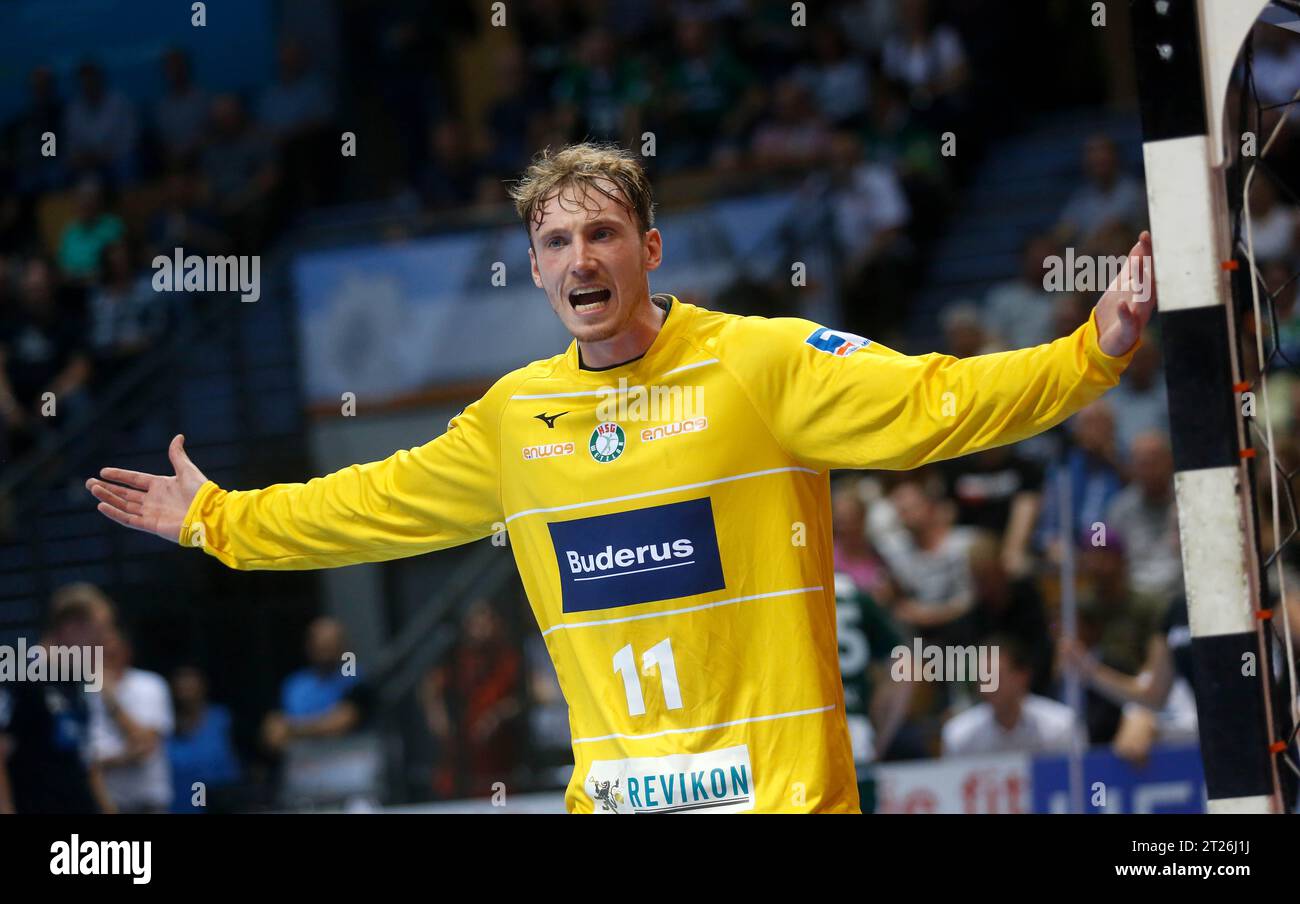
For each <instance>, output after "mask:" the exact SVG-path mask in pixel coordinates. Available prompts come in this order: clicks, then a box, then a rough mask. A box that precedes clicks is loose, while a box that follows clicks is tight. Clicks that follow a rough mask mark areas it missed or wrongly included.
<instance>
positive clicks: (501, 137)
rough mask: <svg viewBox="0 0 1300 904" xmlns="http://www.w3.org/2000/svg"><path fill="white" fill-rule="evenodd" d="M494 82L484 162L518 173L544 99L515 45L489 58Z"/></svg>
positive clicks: (531, 142) (530, 145)
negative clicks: (487, 150) (486, 155)
mask: <svg viewBox="0 0 1300 904" xmlns="http://www.w3.org/2000/svg"><path fill="white" fill-rule="evenodd" d="M492 65H493V66H494V67H495V69H494V72H495V78H494V83H495V85H496V87H497V90H498V92H499V93H498V94H497V96H496V99H495V100H494V101H493V102H492V104H491V106H490V107H489V108H488V112H487V116H486V118H485V123H486V127H487V133H488V138H489V143H490V145H491V150H490V151H489V153H488V157H487V165H488V167H489V168H490V169H491V170H492V171H493V172H497V173H513V172H519V171H520V170H522V169H523V168H524V167H525V166H527V165H528V159H529V157H531V156H532V153H533V148H534V147H538V146H540V145H538V144H537V142H536V141H535V139H534V136H535V135H536V134H537V130H538V118H539V116H540V115H541V114H542V112H543V111H544V110H545V108H546V98H545V96H544V95H542V94H541V90H540V87H539V86H538V84H537V82H536V81H535V80H534V79H532V78H531V77H530V74H529V72H528V61H527V59H526V58H525V56H524V51H523V49H522V48H521V47H520V46H519V45H518V44H509V45H507V46H506V47H505V48H503V49H502V50H501V51H499V52H498V53H497V54H496V56H495V57H494V58H493V60H492Z"/></svg>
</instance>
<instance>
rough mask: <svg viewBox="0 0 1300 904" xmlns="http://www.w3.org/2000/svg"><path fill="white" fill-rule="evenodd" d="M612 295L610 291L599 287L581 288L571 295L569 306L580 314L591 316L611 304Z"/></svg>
mask: <svg viewBox="0 0 1300 904" xmlns="http://www.w3.org/2000/svg"><path fill="white" fill-rule="evenodd" d="M610 295H611V293H610V291H609V289H604V288H601V287H599V286H588V287H581V288H577V289H574V290H573V291H572V292H570V293H569V304H571V305H573V310H575V311H576V312H578V313H579V314H590V313H591V312H593V311H599V310H601V309H603V308H604V307H605V305H607V304H609V299H610Z"/></svg>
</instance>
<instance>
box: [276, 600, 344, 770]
mask: <svg viewBox="0 0 1300 904" xmlns="http://www.w3.org/2000/svg"><path fill="white" fill-rule="evenodd" d="M346 652H347V635H346V633H345V632H344V630H343V625H342V623H341V622H339V621H338V620H337V619H334V618H330V617H328V616H321V617H319V618H317V619H315V620H313V621H312V623H311V624H310V625H308V626H307V642H306V654H307V663H308V664H307V667H306V668H303V669H299V670H298V671H296V672H294V673H293V674H292V675H290V676H289V677H288V678H286V679H284V683H283V684H282V685H281V686H280V708H279V709H278V710H275V711H273V712H270V713H268V714H267V716H266V718H265V719H264V720H263V721H262V742H263V743H264V744H265V745H266V747H267V749H268V750H270V751H272V752H273V753H283V752H284V750H285V749H286V748H287V747H288V746H289V745H290V744H291V743H292V742H293V741H295V740H297V739H299V738H335V737H342V736H343V735H347V734H351V733H352V732H353V731H355V730H356V729H357V727H358V726H360V725H361V721H362V716H363V715H364V707H363V705H362V701H361V700H360V699H359V697H358V695H359V694H360V693H361V691H362V685H361V680H360V677H359V676H358V674H357V670H356V666H355V662H350V661H347V660H345V658H344V654H345V653H346Z"/></svg>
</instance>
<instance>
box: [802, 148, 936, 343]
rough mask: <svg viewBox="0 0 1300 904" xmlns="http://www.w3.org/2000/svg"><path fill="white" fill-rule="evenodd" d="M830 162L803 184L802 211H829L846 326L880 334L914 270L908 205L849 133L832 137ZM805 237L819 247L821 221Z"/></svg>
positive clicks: (885, 170)
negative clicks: (837, 259)
mask: <svg viewBox="0 0 1300 904" xmlns="http://www.w3.org/2000/svg"><path fill="white" fill-rule="evenodd" d="M829 155H830V156H829V163H830V166H829V167H828V168H827V169H826V171H825V172H820V171H814V173H813V174H812V175H810V176H809V177H808V178H807V179H806V180H804V183H803V185H802V186H801V189H800V191H801V193H802V194H803V196H804V197H805V198H806V199H807V200H806V202H805V206H804V207H803V208H802V209H801V214H806V212H807V211H815V210H819V209H823V208H829V212H830V216H831V227H832V229H833V236H834V248H835V249H836V250H837V251H838V253H839V258H840V260H839V269H840V273H841V279H842V281H843V292H842V300H843V306H844V321H843V322H844V324H845V326H844V328H845V329H847V330H849V331H850V332H854V333H859V334H861V335H864V336H869V337H872V338H875V339H881V337H882V336H886V335H888V334H889V333H890V331H891V330H893V329H894V328H895V327H896V326H897V324H898V323H899V321H900V319H901V316H902V312H903V311H904V310H905V309H906V298H907V294H908V288H909V287H910V286H911V285H912V282H913V275H914V269H915V253H914V252H915V249H914V248H913V246H912V243H911V242H910V241H908V238H907V232H906V230H907V225H908V223H909V221H910V218H911V208H910V207H909V205H908V202H907V196H906V195H905V194H904V193H903V188H902V185H900V184H899V181H898V178H897V176H896V175H895V174H894V171H893V170H892V169H890V168H889V167H888V166H885V165H883V164H879V163H875V162H872V161H869V160H865V159H864V158H863V154H862V142H861V140H860V139H859V138H858V137H857V136H856V135H855V134H853V133H852V132H848V131H840V132H836V133H834V134H833V135H832V137H831V141H830V146H829ZM812 222H813V223H815V224H817V228H816V229H814V231H813V232H811V233H810V234H809V235H807V236H806V238H805V241H806V242H807V243H809V244H816V245H818V246H824V245H825V242H826V238H825V236H824V235H823V234H822V231H821V227H820V221H819V219H818V218H814V219H813V221H812Z"/></svg>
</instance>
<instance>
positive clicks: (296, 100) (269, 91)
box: [257, 38, 334, 144]
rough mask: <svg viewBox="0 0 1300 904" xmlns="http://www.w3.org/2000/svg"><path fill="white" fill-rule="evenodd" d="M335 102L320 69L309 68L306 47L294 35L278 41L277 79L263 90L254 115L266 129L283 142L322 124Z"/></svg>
mask: <svg viewBox="0 0 1300 904" xmlns="http://www.w3.org/2000/svg"><path fill="white" fill-rule="evenodd" d="M333 108H334V102H333V99H332V98H331V96H330V90H329V88H328V86H327V85H326V83H325V79H324V77H323V76H322V75H321V73H319V72H317V71H314V70H312V69H311V68H310V66H309V62H308V58H307V51H306V50H305V49H304V48H303V46H302V44H301V43H299V42H298V41H297V40H296V39H294V38H289V39H287V40H285V41H284V42H283V43H282V44H281V45H280V58H279V68H278V71H277V76H276V80H275V81H274V82H272V83H271V85H270V86H269V87H267V88H266V89H265V90H264V91H263V92H262V96H261V98H260V99H259V102H258V106H257V118H258V121H259V122H260V124H261V125H262V126H263V127H264V128H265V129H266V131H267V133H268V134H269V135H270V136H271V137H272V138H273V139H274V140H275V141H276V142H278V143H280V144H285V143H286V142H289V141H292V140H293V139H294V138H296V137H298V136H300V135H307V134H312V133H315V132H317V131H319V130H320V129H321V128H323V127H324V126H325V125H326V124H327V123H328V122H329V120H330V117H331V116H332V115H333Z"/></svg>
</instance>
